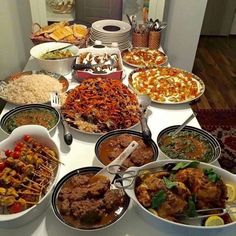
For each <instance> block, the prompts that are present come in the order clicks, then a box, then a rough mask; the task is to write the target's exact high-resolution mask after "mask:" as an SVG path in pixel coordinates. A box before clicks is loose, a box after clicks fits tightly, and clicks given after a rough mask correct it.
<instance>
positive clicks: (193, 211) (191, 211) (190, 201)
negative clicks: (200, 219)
mask: <svg viewBox="0 0 236 236" xmlns="http://www.w3.org/2000/svg"><path fill="white" fill-rule="evenodd" d="M186 214H187V216H188V217H194V216H197V212H196V205H195V202H194V200H193V198H192V197H189V199H188V209H187V211H186Z"/></svg>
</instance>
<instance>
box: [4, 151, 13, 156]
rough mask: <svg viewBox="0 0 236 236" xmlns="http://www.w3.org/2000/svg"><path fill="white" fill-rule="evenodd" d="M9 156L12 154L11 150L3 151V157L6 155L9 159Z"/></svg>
mask: <svg viewBox="0 0 236 236" xmlns="http://www.w3.org/2000/svg"><path fill="white" fill-rule="evenodd" d="M11 154H12V151H11V150H9V149H8V150H6V151H5V155H6V156H7V157H10V156H11Z"/></svg>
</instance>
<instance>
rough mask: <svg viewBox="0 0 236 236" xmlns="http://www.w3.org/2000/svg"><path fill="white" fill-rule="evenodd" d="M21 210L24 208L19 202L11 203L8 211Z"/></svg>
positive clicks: (16, 211)
mask: <svg viewBox="0 0 236 236" xmlns="http://www.w3.org/2000/svg"><path fill="white" fill-rule="evenodd" d="M23 210H24V209H23V206H22V204H21V203H19V202H15V203H13V204H12V205H11V206H10V208H9V211H10V212H11V213H18V212H21V211H23Z"/></svg>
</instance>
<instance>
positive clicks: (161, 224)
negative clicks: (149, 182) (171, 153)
mask: <svg viewBox="0 0 236 236" xmlns="http://www.w3.org/2000/svg"><path fill="white" fill-rule="evenodd" d="M178 162H192V161H188V160H161V161H158V162H152V163H148V164H146V165H144V166H142V167H130V168H129V169H128V170H127V172H129V171H133V172H132V175H133V176H134V175H135V173H138V172H139V171H140V170H148V169H152V168H160V167H163V166H164V165H166V164H169V163H178ZM198 168H200V169H205V168H208V169H211V168H212V169H213V171H214V172H215V173H216V174H218V175H220V176H221V178H222V180H223V181H224V183H228V184H233V185H235V186H236V175H234V174H232V173H230V172H228V171H226V170H224V169H222V168H220V167H218V166H215V165H212V164H208V163H203V162H200V164H199V166H198ZM129 176H130V174H125V175H123V178H124V179H123V186H128V185H130V184H131V186H130V187H128V188H125V192H126V193H127V195H128V196H129V197H130V198H131V199H132V200H133V201H134V203H135V207H136V210H137V212H138V213H139V214H140V215H141V217H142V218H143V219H144V220H145V221H147V222H148V223H149V224H151V225H152V226H154V227H156V228H158V230H160V231H161V232H169V233H172V234H173V235H175V233H174V232H179V233H180V232H182V234H181V235H192V233H193V234H194V235H201V236H203V235H207V236H209V235H214V233H217V232H221V234H220V235H224V234H225V235H228V234H227V232H228V233H229V232H231V231H232V232H233V231H234V232H235V230H236V221H234V222H232V223H228V224H225V225H221V226H211V227H206V226H201V225H199V222H195V221H194V222H193V224H189V225H187V224H181V223H177V222H173V221H170V220H167V219H164V218H161V217H159V216H156V215H154V214H152V213H151V212H150V211H148V210H147V209H146V208H145V207H144V206H142V204H141V203H140V202H139V201H138V199H137V197H136V194H135V191H134V185H135V181H136V178H135V179H133V178H130V179H129V178H126V177H129ZM132 181H133V182H132ZM210 233H211V234H210ZM178 235H179V234H178ZM217 235H218V234H217Z"/></svg>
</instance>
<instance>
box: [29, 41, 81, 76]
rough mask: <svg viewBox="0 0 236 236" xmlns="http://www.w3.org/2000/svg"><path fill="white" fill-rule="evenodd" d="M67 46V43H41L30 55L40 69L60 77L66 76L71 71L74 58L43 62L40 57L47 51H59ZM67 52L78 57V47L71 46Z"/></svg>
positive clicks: (32, 49)
mask: <svg viewBox="0 0 236 236" xmlns="http://www.w3.org/2000/svg"><path fill="white" fill-rule="evenodd" d="M67 45H71V44H69V43H59V42H48V43H41V44H38V45H36V46H34V47H33V48H31V50H30V54H31V56H32V57H34V58H35V60H36V61H37V63H38V65H39V67H40V69H42V70H45V71H49V72H52V73H57V74H60V75H67V74H69V73H70V72H71V71H72V65H73V62H74V60H75V58H74V57H70V58H69V57H68V58H62V59H55V60H44V59H42V58H41V57H42V55H43V54H45V53H46V52H48V51H51V50H55V49H60V48H63V47H65V46H67ZM67 50H69V51H71V52H72V55H73V56H75V55H78V51H79V49H78V47H76V46H75V45H71V47H69V48H68V49H67Z"/></svg>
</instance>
